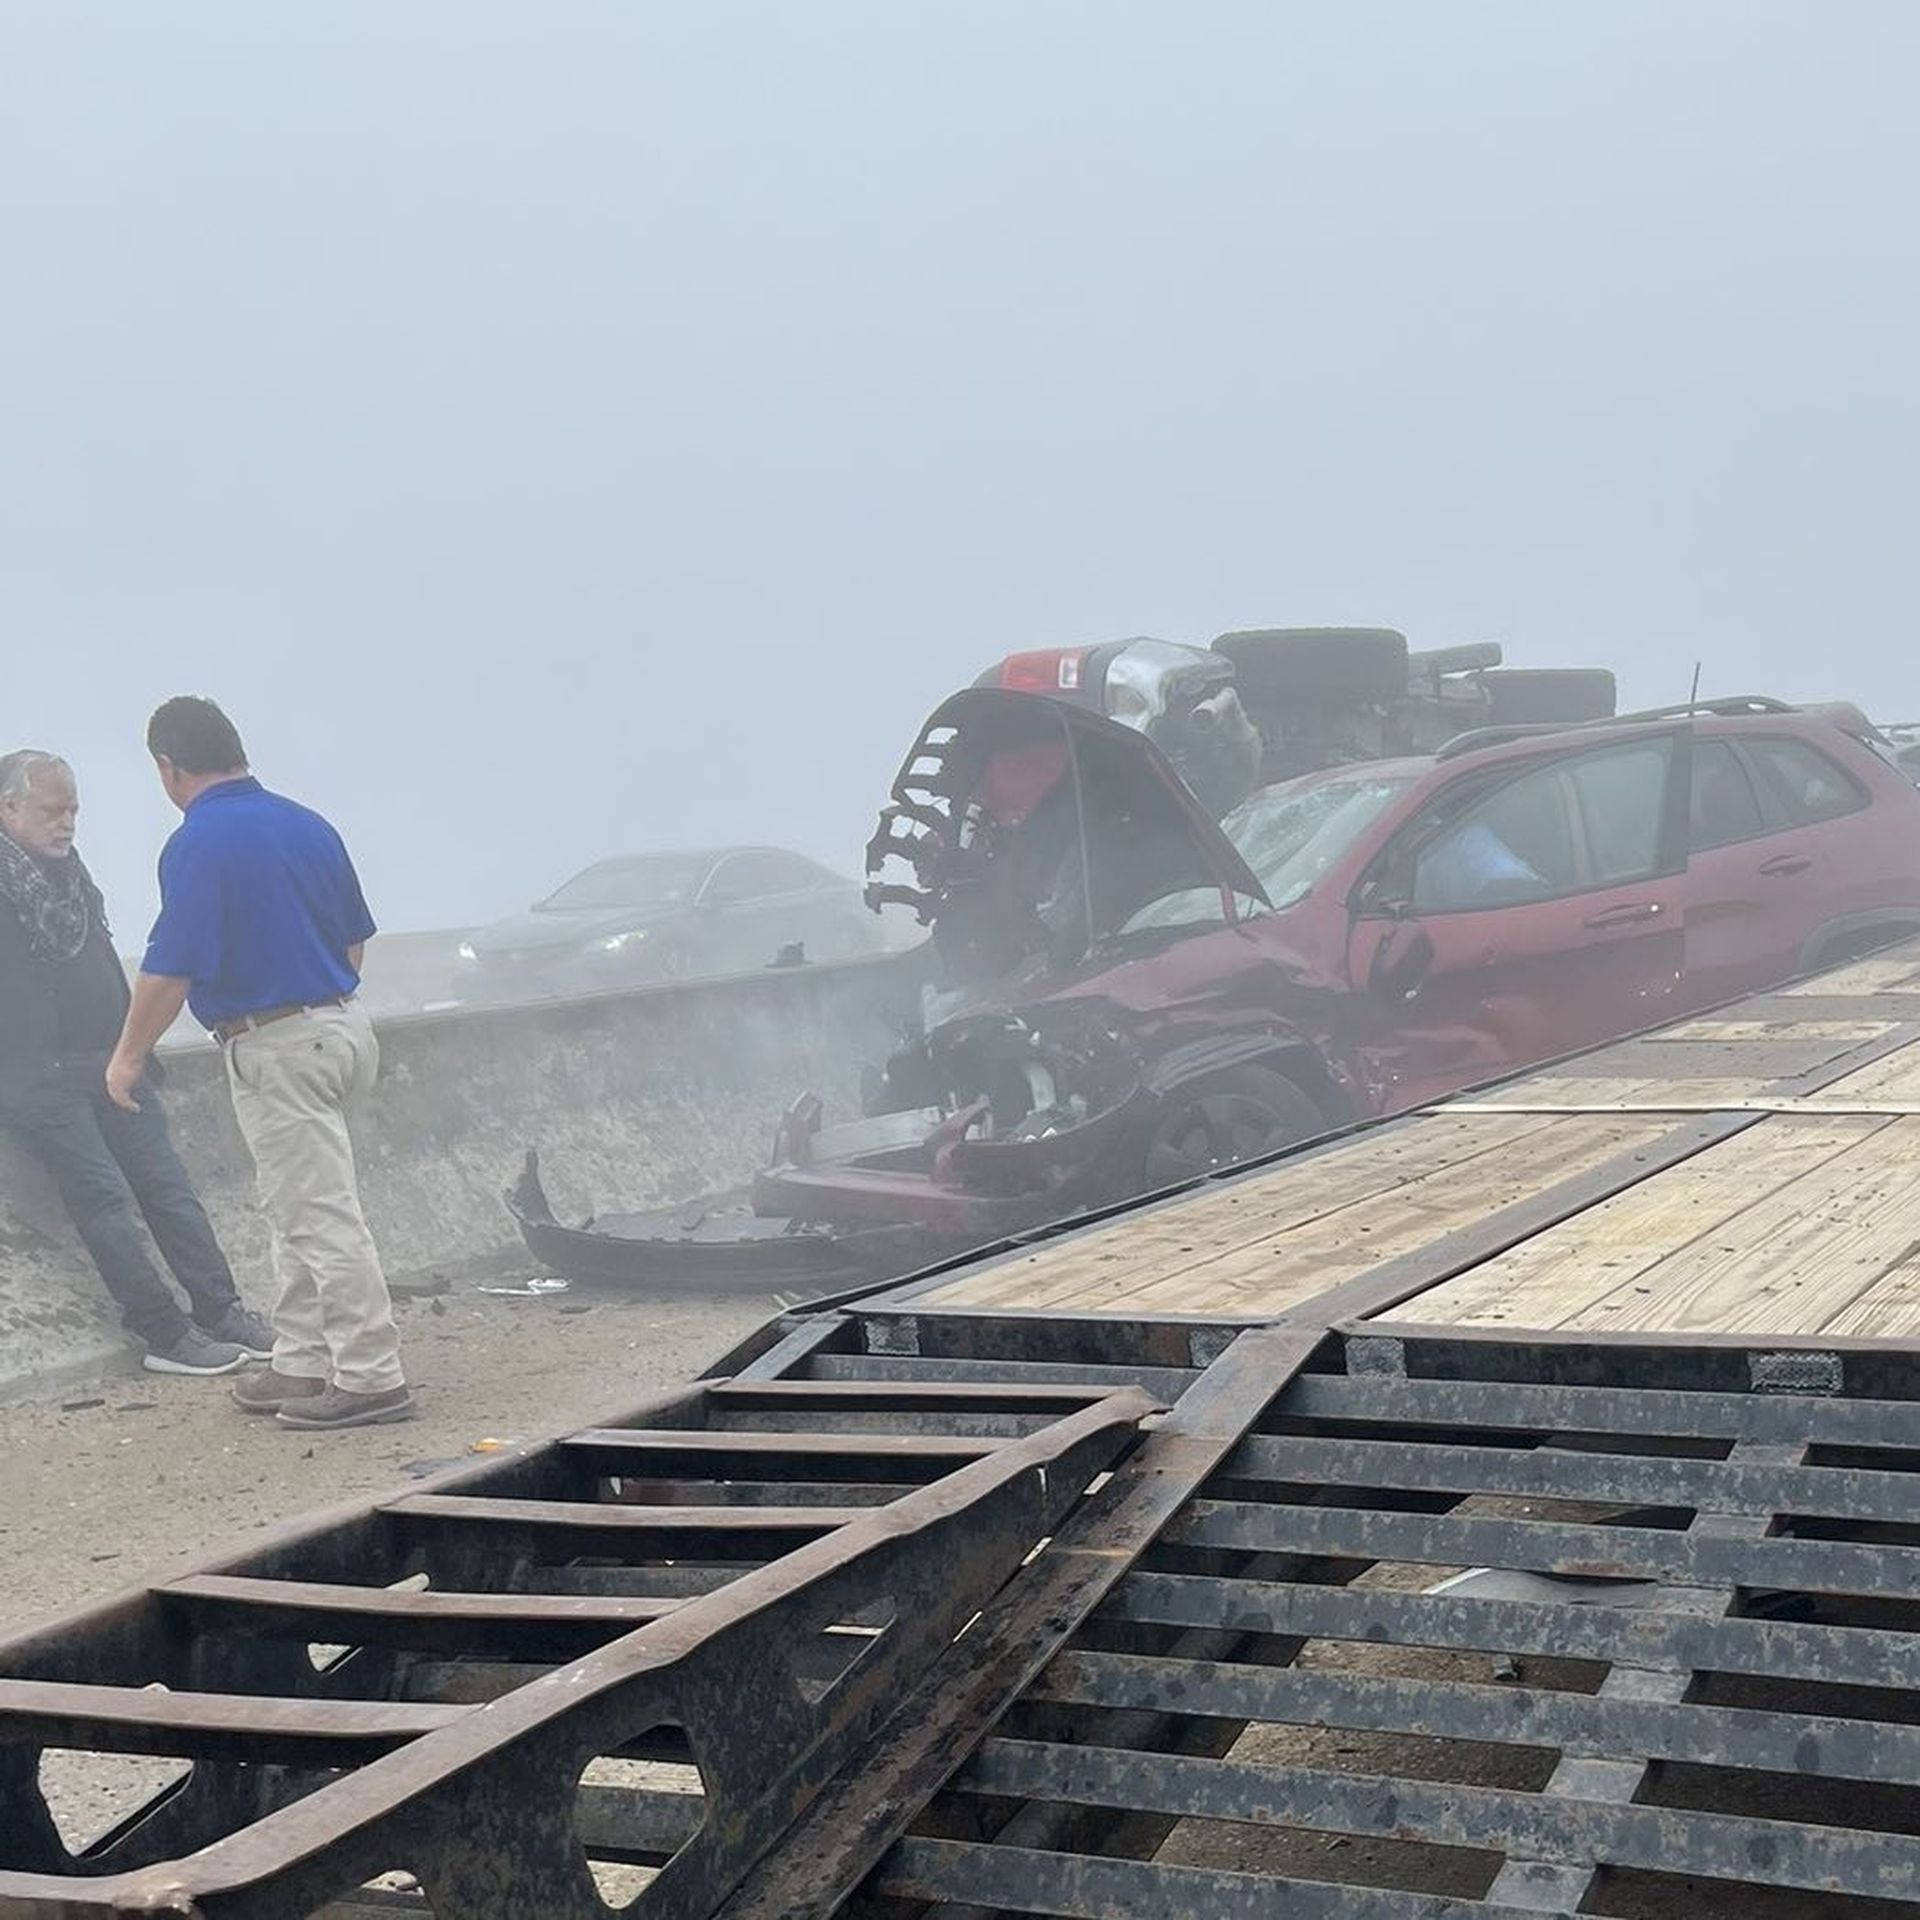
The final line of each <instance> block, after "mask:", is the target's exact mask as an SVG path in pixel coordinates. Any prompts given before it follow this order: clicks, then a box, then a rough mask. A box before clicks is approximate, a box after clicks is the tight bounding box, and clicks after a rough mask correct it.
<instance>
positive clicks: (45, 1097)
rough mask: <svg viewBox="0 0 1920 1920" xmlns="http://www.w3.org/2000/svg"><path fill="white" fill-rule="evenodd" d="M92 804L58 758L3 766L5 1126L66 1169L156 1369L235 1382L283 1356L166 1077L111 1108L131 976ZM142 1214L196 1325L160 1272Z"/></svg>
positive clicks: (131, 1328) (75, 1210)
mask: <svg viewBox="0 0 1920 1920" xmlns="http://www.w3.org/2000/svg"><path fill="white" fill-rule="evenodd" d="M79 805H80V803H79V795H78V791H77V789H76V787H75V783H74V777H73V772H72V769H71V768H70V767H68V766H67V764H66V762H65V761H63V760H61V759H59V758H57V757H56V756H55V755H53V754H48V753H37V752H21V753H10V754H7V755H6V756H5V757H4V758H0V1126H4V1127H5V1128H6V1129H7V1130H8V1131H9V1132H10V1133H12V1134H13V1135H14V1136H15V1137H16V1138H18V1139H19V1140H20V1141H21V1142H22V1143H23V1144H24V1145H25V1146H26V1147H28V1148H29V1149H30V1150H31V1152H32V1153H33V1154H34V1155H35V1156H36V1157H37V1158H38V1159H39V1160H40V1161H41V1162H42V1164H43V1165H44V1166H45V1167H46V1169H47V1171H48V1172H49V1173H50V1174H52V1176H53V1179H54V1182H55V1184H56V1185H57V1186H58V1187H59V1190H60V1197H61V1199H62V1200H63V1201H64V1202H65V1203H66V1208H67V1212H68V1214H69V1215H70V1216H71V1218H72V1220H73V1224H74V1226H75V1228H76V1229H77V1231H78V1232H79V1235H80V1238H81V1240H82V1241H83V1242H84V1243H85V1246H86V1249H87V1252H88V1253H89V1254H91V1255H92V1257H93V1263H94V1265H95V1266H96V1267H98V1268H99V1269H100V1277H101V1278H102V1279H103V1280H104V1281H105V1282H106V1283H107V1288H108V1291H109V1292H111V1293H112V1295H113V1297H114V1299H115V1300H116V1301H117V1302H118V1303H119V1306H120V1312H121V1317H122V1319H123V1320H124V1321H125V1323H126V1326H127V1330H128V1332H130V1333H131V1334H133V1335H134V1336H135V1337H136V1338H137V1339H139V1340H140V1341H141V1342H142V1343H143V1344H144V1345H145V1347H146V1349H147V1351H146V1357H145V1362H144V1364H145V1365H146V1367H147V1368H148V1369H149V1371H151V1372H154V1373H195V1374H218V1373H231V1372H233V1371H234V1370H235V1369H236V1368H238V1367H243V1366H245V1365H246V1364H247V1362H248V1361H249V1360H265V1359H266V1358H268V1356H269V1355H270V1354H271V1353H272V1351H273V1335H272V1333H271V1332H270V1331H269V1330H268V1328H267V1327H266V1326H265V1324H264V1323H263V1322H262V1321H261V1320H260V1319H259V1317H258V1316H257V1315H255V1314H253V1313H250V1312H249V1311H248V1310H247V1308H246V1307H245V1306H244V1305H243V1304H242V1302H241V1300H240V1296H239V1293H238V1292H237V1290H236V1289H235V1287H234V1284H233V1272H232V1269H231V1268H230V1267H229V1266H228V1264H227V1258H226V1255H225V1254H224V1253H222V1252H221V1250H220V1243H219V1241H218V1240H217V1239H215V1237H214V1232H213V1227H212V1224H211V1222H209V1220H208V1219H207V1214H206V1209H205V1208H204V1207H202V1206H201V1204H200V1200H199V1196H198V1195H196V1194H195V1192H194V1190H193V1183H192V1181H191V1180H189V1179H188V1177H187V1172H186V1169H185V1168H184V1167H183V1166H181V1164H180V1159H179V1156H178V1154H176V1153H175V1152H174V1149H173V1142H172V1140H171V1139H170V1138H169V1137H168V1133H167V1120H166V1115H165V1113H164V1112H163V1111H162V1110H161V1106H160V1102H159V1099H158V1097H157V1096H156V1095H155V1093H154V1092H153V1089H152V1085H151V1078H150V1079H149V1082H148V1084H147V1085H145V1086H143V1088H142V1089H141V1094H140V1103H139V1107H138V1109H137V1111H126V1110H123V1109H122V1108H119V1107H116V1106H115V1105H114V1104H113V1103H112V1102H111V1101H110V1100H109V1099H108V1098H107V1094H106V1086H105V1082H104V1078H103V1075H104V1073H105V1069H106V1063H107V1059H108V1057H109V1056H110V1055H111V1053H112V1052H113V1048H114V1045H115V1042H116V1041H117V1040H118V1039H119V1035H120V1024H121V1021H122V1020H123V1019H124V1017H125V1015H126V1011H127V1002H128V990H127V977H126V973H125V970H124V969H123V968H122V966H121V964H120V959H119V956H118V955H117V954H116V953H115V952H114V948H113V937H112V934H111V932H110V931H109V929H108V926H107V918H106V913H105V910H104V905H103V902H102V900H101V897H100V891H99V889H98V888H97V887H96V886H95V885H94V883H93V879H92V876H91V875H90V874H89V873H88V872H87V869H86V867H85V865H84V863H83V862H82V861H81V858H80V856H79V855H78V854H77V853H76V852H75V851H74V849H73V834H74V821H75V818H76V816H77V815H78V812H79ZM143 1218H144V1219H145V1221H146V1224H147V1228H148V1230H149V1232H150V1233H151V1234H152V1236H153V1241H154V1244H155V1245H156V1246H157V1247H158V1248H159V1250H160V1253H161V1255H162V1257H163V1258H164V1259H165V1261H166V1263H167V1265H168V1267H169V1268H170V1269H171V1270H172V1272H173V1276H174V1278H175V1279H176V1280H177V1281H179V1283H180V1286H181V1288H182V1290H183V1291H184V1292H185V1294H186V1296H187V1300H188V1304H189V1307H190V1309H191V1317H189V1313H188V1312H187V1311H185V1310H183V1309H182V1308H181V1306H180V1303H179V1302H178V1301H177V1300H176V1299H175V1298H174V1295H173V1293H172V1291H171V1290H170V1289H169V1288H168V1286H167V1284H166V1282H165V1281H164V1280H163V1279H162V1278H161V1277H160V1274H159V1272H158V1271H157V1270H156V1268H155V1266H154V1263H153V1259H152V1256H151V1255H150V1254H149V1253H148V1251H147V1246H146V1242H145V1240H144V1238H143V1237H142V1235H141V1232H140V1226H139V1223H140V1221H141V1220H142V1219H143Z"/></svg>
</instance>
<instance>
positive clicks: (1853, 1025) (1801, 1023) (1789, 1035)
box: [1643, 1018, 1899, 1046]
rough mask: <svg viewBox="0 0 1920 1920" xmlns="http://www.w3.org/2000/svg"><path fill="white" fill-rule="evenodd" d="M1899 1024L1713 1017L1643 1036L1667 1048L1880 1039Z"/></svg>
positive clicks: (1648, 1041)
mask: <svg viewBox="0 0 1920 1920" xmlns="http://www.w3.org/2000/svg"><path fill="white" fill-rule="evenodd" d="M1898 1024H1899V1022H1897V1021H1894V1020H1784V1019H1776V1020H1734V1019H1723V1018H1710V1019H1705V1020H1683V1021H1681V1022H1680V1023H1679V1024H1678V1025H1677V1026H1672V1027H1662V1028H1661V1029H1660V1030H1659V1031H1658V1032H1657V1033H1649V1034H1646V1035H1644V1036H1643V1038H1644V1040H1645V1042H1646V1044H1648V1045H1652V1046H1658V1045H1665V1044H1666V1043H1668V1042H1669V1041H1675V1040H1710V1041H1718V1042H1723V1043H1733V1042H1737V1041H1754V1040H1784V1041H1794V1042H1799V1041H1805V1040H1846V1041H1860V1040H1877V1039H1879V1038H1880V1036H1881V1035H1882V1034H1883V1033H1891V1032H1892V1031H1893V1029H1894V1028H1895V1027H1896V1026H1897V1025H1898Z"/></svg>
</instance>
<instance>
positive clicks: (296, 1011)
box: [213, 994, 347, 1046]
mask: <svg viewBox="0 0 1920 1920" xmlns="http://www.w3.org/2000/svg"><path fill="white" fill-rule="evenodd" d="M346 1004H347V1002H346V996H345V995H344V994H336V995H335V996H334V997H333V998H332V999H331V1000H303V1001H302V1002H301V1003H300V1004H299V1005H298V1006H296V1007H268V1008H267V1009H266V1010H265V1011H264V1012H261V1013H243V1014H242V1015H241V1016H240V1018H239V1019H237V1020H223V1021H221V1022H220V1024H219V1025H218V1026H217V1027H215V1028H214V1030H213V1037H214V1038H215V1039H216V1040H218V1041H219V1042H220V1044H221V1045H222V1046H226V1045H228V1044H229V1043H231V1042H232V1041H235V1040H238V1039H239V1038H240V1036H241V1035H242V1034H243V1033H251V1032H252V1031H253V1030H254V1028H255V1027H270V1026H272V1025H273V1023H274V1022H275V1021H276V1020H292V1019H295V1018H297V1017H298V1016H299V1015H301V1014H303V1013H312V1012H313V1011H314V1010H315V1009H316V1008H319V1007H344V1006H345V1005H346Z"/></svg>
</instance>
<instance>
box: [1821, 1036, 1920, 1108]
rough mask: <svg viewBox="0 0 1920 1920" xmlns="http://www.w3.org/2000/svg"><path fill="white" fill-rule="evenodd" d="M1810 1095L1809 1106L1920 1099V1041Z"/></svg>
mask: <svg viewBox="0 0 1920 1920" xmlns="http://www.w3.org/2000/svg"><path fill="white" fill-rule="evenodd" d="M1806 1099H1807V1104H1808V1105H1809V1106H1848V1105H1851V1104H1853V1103H1855V1102H1858V1101H1863V1100H1864V1101H1870V1102H1877V1101H1883V1100H1886V1101H1905V1102H1909V1103H1920V1045H1916V1044H1909V1045H1907V1046H1904V1047H1901V1048H1899V1049H1897V1050H1896V1051H1895V1052H1893V1053H1890V1054H1887V1055H1886V1056H1885V1057H1884V1058H1882V1059H1879V1060H1872V1061H1869V1062H1868V1063H1867V1065H1865V1066H1864V1067H1858V1068H1856V1069H1855V1070H1854V1071H1853V1072H1852V1073H1849V1074H1845V1075H1843V1076H1842V1077H1841V1078H1840V1079H1838V1080H1836V1081H1834V1082H1833V1084H1832V1085H1831V1086H1826V1087H1822V1088H1820V1089H1819V1090H1818V1091H1817V1092H1815V1093H1810V1094H1808V1095H1807V1096H1806Z"/></svg>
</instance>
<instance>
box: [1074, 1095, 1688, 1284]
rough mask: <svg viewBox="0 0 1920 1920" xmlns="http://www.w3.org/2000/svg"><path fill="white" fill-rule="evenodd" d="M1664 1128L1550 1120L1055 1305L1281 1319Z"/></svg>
mask: <svg viewBox="0 0 1920 1920" xmlns="http://www.w3.org/2000/svg"><path fill="white" fill-rule="evenodd" d="M1664 1131H1665V1128H1664V1126H1663V1125H1662V1124H1661V1123H1660V1122H1657V1121H1648V1120H1638V1119H1635V1120H1624V1121H1622V1120H1615V1119H1611V1118H1609V1119H1603V1120H1563V1121H1555V1122H1553V1123H1551V1124H1549V1125H1547V1126H1544V1127H1540V1128H1535V1129H1532V1130H1529V1131H1528V1132H1527V1133H1525V1134H1522V1135H1518V1136H1515V1137H1514V1138H1513V1139H1512V1140H1511V1141H1510V1142H1509V1143H1508V1144H1507V1145H1506V1146H1505V1147H1504V1148H1503V1149H1501V1150H1497V1151H1492V1152H1486V1153H1480V1154H1476V1155H1473V1156H1472V1157H1470V1158H1468V1159H1467V1160H1464V1161H1457V1162H1453V1163H1450V1164H1444V1165H1441V1166H1438V1167H1436V1168H1434V1169H1433V1170H1432V1171H1431V1172H1429V1173H1425V1174H1422V1175H1421V1176H1419V1177H1418V1178H1417V1179H1413V1180H1408V1181H1405V1182H1402V1183H1401V1184H1400V1185H1399V1186H1397V1187H1395V1188H1393V1189H1391V1190H1390V1191H1388V1192H1386V1193H1383V1194H1377V1195H1373V1196H1369V1197H1368V1198H1367V1199H1366V1200H1365V1201H1364V1202H1356V1203H1354V1204H1352V1205H1349V1206H1346V1207H1341V1208H1336V1209H1332V1210H1330V1211H1327V1212H1324V1213H1320V1214H1318V1215H1316V1216H1314V1217H1313V1218H1311V1219H1308V1220H1305V1221H1301V1222H1299V1223H1297V1224H1290V1225H1288V1226H1286V1227H1283V1228H1282V1229H1281V1230H1279V1231H1277V1232H1275V1233H1272V1234H1269V1235H1267V1236H1265V1237H1263V1238H1261V1239H1257V1240H1254V1241H1252V1242H1250V1243H1248V1244H1244V1245H1242V1246H1239V1247H1236V1248H1233V1249H1232V1250H1230V1251H1227V1252H1224V1253H1215V1254H1210V1255H1207V1256H1206V1257H1202V1258H1199V1259H1196V1260H1194V1261H1191V1262H1189V1263H1187V1264H1184V1265H1182V1266H1180V1267H1178V1268H1175V1269H1173V1270H1170V1271H1167V1270H1161V1271H1156V1270H1154V1269H1152V1268H1147V1269H1146V1270H1145V1271H1137V1270H1136V1271H1134V1272H1132V1273H1128V1274H1125V1275H1110V1276H1108V1277H1107V1278H1106V1279H1105V1280H1103V1281H1100V1282H1096V1283H1095V1284H1093V1285H1091V1286H1083V1287H1082V1288H1080V1289H1079V1290H1077V1291H1076V1292H1074V1293H1072V1294H1071V1295H1067V1296H1065V1297H1064V1298H1059V1299H1057V1301H1056V1304H1059V1305H1063V1306H1067V1307H1071V1309H1072V1310H1073V1311H1075V1312H1086V1313H1213V1314H1235V1315H1246V1316H1263V1315H1267V1314H1273V1313H1278V1312H1281V1311H1282V1310H1283V1309H1285V1308H1287V1307H1289V1306H1291V1305H1294V1304H1295V1303H1297V1302H1299V1301H1303V1300H1307V1299H1309V1298H1311V1297H1312V1296H1314V1295H1315V1294H1318V1293H1322V1292H1324V1291H1326V1289H1328V1288H1329V1287H1332V1286H1335V1285H1338V1284H1339V1283H1340V1282H1342V1281H1344V1280H1347V1279H1350V1278H1351V1277H1352V1276H1353V1275H1355V1274H1357V1273H1362V1272H1365V1271H1367V1270H1369V1269H1370V1268H1373V1267H1376V1266H1379V1265H1382V1264H1384V1263H1385V1262H1387V1261H1390V1260H1393V1259H1396V1258H1400V1257H1402V1256H1405V1255H1407V1254H1409V1253H1412V1252H1417V1251H1418V1250H1419V1249H1421V1248H1423V1247H1426V1246H1428V1245H1430V1244H1432V1243H1433V1242H1435V1241H1437V1240H1439V1239H1441V1238H1443V1237H1444V1236H1445V1235H1447V1234H1448V1233H1450V1232H1453V1231H1455V1230H1457V1229H1459V1228H1461V1227H1463V1226H1467V1225H1470V1224H1471V1223H1473V1222H1475V1221H1477V1220H1480V1219H1482V1218H1484V1217H1485V1216H1487V1215H1489V1214H1492V1213H1497V1212H1498V1211H1499V1210H1500V1209H1501V1208H1502V1207H1505V1206H1509V1205H1511V1204H1513V1203H1514V1202H1515V1201H1517V1200H1520V1199H1522V1198H1525V1197H1526V1196H1528V1195H1530V1194H1534V1193H1537V1192H1539V1191H1541V1190H1542V1189H1548V1188H1551V1187H1553V1186H1554V1185H1555V1184H1556V1183H1558V1182H1560V1181H1562V1180H1566V1179H1570V1178H1573V1177H1575V1176H1577V1175H1578V1174H1581V1173H1583V1172H1586V1171H1588V1170H1589V1169H1591V1168H1593V1167H1596V1166H1599V1165H1601V1164H1603V1163H1604V1162H1605V1161H1607V1160H1609V1159H1612V1158H1614V1157H1615V1156H1616V1155H1618V1154H1619V1153H1621V1152H1622V1151H1625V1150H1628V1149H1630V1148H1632V1147H1635V1146H1639V1145H1642V1144H1644V1143H1645V1142H1646V1141H1648V1140H1651V1139H1654V1138H1657V1137H1658V1136H1659V1135H1660V1134H1661V1133H1662V1132H1664ZM1330 1157H1337V1155H1336V1156H1330Z"/></svg>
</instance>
